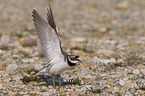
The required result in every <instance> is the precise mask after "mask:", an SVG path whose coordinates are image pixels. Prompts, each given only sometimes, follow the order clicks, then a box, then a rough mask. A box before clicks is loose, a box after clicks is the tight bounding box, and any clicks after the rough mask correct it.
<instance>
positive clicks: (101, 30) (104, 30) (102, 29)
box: [97, 27, 107, 33]
mask: <svg viewBox="0 0 145 96" xmlns="http://www.w3.org/2000/svg"><path fill="white" fill-rule="evenodd" d="M97 31H98V32H100V33H104V32H106V31H107V28H106V27H101V28H98V29H97Z"/></svg>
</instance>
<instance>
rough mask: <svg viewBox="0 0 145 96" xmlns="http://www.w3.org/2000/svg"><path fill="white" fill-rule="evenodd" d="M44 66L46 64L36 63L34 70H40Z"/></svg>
mask: <svg viewBox="0 0 145 96" xmlns="http://www.w3.org/2000/svg"><path fill="white" fill-rule="evenodd" d="M43 67H44V65H41V64H36V65H34V71H40V70H41V69H42V68H43Z"/></svg>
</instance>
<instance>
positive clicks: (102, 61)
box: [95, 58, 116, 64]
mask: <svg viewBox="0 0 145 96" xmlns="http://www.w3.org/2000/svg"><path fill="white" fill-rule="evenodd" d="M95 62H101V63H105V64H108V63H111V62H114V63H115V62H116V60H115V59H114V58H111V59H102V58H97V59H96V60H95Z"/></svg>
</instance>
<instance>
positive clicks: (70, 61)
mask: <svg viewBox="0 0 145 96" xmlns="http://www.w3.org/2000/svg"><path fill="white" fill-rule="evenodd" d="M67 59H68V60H67V61H68V64H69V66H74V65H76V64H77V63H79V62H82V61H81V60H80V58H79V56H74V55H68V58H67Z"/></svg>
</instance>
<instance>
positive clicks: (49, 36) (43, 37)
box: [32, 7, 64, 69]
mask: <svg viewBox="0 0 145 96" xmlns="http://www.w3.org/2000/svg"><path fill="white" fill-rule="evenodd" d="M47 10H48V14H47V16H48V17H47V20H48V22H46V21H45V20H44V19H43V18H42V17H41V16H40V15H39V14H38V13H37V11H35V10H34V9H33V11H32V13H33V14H32V16H33V21H34V25H35V28H36V33H37V35H38V38H39V39H40V42H41V47H42V51H43V53H44V56H45V60H46V67H48V66H49V65H52V64H55V63H58V62H60V61H62V60H63V59H64V56H63V55H62V49H61V42H60V39H59V35H58V32H57V28H56V25H55V22H54V18H53V14H52V11H51V7H49V9H47ZM43 69H44V68H43Z"/></svg>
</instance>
